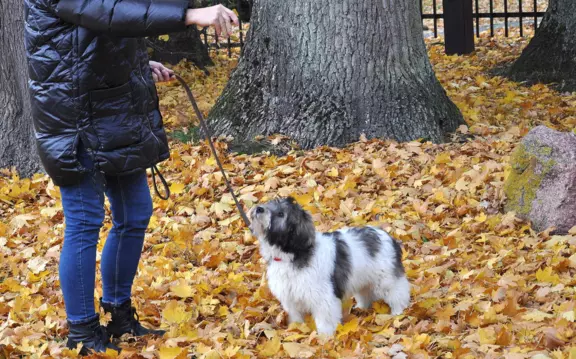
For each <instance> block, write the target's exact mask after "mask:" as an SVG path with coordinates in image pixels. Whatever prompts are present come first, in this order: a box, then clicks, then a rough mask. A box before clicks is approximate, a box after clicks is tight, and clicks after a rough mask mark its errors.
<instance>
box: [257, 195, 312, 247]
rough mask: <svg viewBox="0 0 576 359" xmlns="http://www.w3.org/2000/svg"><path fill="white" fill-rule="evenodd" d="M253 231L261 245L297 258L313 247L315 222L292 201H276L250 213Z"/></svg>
mask: <svg viewBox="0 0 576 359" xmlns="http://www.w3.org/2000/svg"><path fill="white" fill-rule="evenodd" d="M250 217H251V220H252V226H251V227H252V230H253V231H254V234H255V235H256V237H258V239H259V240H260V241H263V240H264V241H266V242H268V244H270V245H271V246H276V247H278V248H280V249H281V250H282V251H283V252H286V253H292V254H297V253H300V252H302V251H307V250H310V249H311V248H312V247H313V246H314V240H315V238H316V229H315V228H314V222H313V221H312V217H311V216H310V214H309V213H308V212H306V211H305V210H304V209H303V208H302V207H301V206H300V205H299V204H298V203H297V202H296V201H295V200H294V198H292V197H288V198H281V199H275V200H272V201H269V202H266V203H264V204H260V205H258V206H255V207H254V208H252V209H251V210H250Z"/></svg>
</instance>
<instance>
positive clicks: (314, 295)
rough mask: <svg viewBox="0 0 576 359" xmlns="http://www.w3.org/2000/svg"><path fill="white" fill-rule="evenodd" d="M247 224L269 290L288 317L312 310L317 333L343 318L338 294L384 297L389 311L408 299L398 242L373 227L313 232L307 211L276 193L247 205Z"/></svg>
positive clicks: (367, 299) (364, 299)
mask: <svg viewBox="0 0 576 359" xmlns="http://www.w3.org/2000/svg"><path fill="white" fill-rule="evenodd" d="M250 217H251V219H252V225H251V229H252V231H253V232H254V234H255V236H256V237H257V238H258V240H259V245H260V253H261V255H262V257H263V258H264V259H265V260H266V261H267V262H268V268H267V279H268V286H269V288H270V291H271V292H272V294H274V296H275V297H276V298H277V299H278V300H279V301H280V303H281V304H282V307H283V308H284V310H285V311H286V312H287V313H288V316H289V320H290V322H301V321H303V315H304V314H306V313H311V314H312V316H313V317H314V321H315V323H316V328H317V330H318V333H319V334H327V335H333V334H334V332H335V330H336V328H337V326H338V324H339V323H340V322H341V320H342V302H341V301H342V299H344V297H345V296H346V297H348V296H350V295H353V296H354V297H355V298H356V302H357V307H358V308H362V309H368V308H370V306H371V304H372V302H373V301H375V300H380V299H383V300H384V301H385V302H386V303H387V304H388V305H389V306H390V309H391V312H392V314H393V315H398V314H400V313H402V312H403V311H404V309H406V307H408V305H409V303H410V283H409V282H408V279H407V278H406V275H405V272H404V266H403V265H402V251H401V248H400V245H399V244H398V242H396V240H395V239H393V238H392V237H390V236H389V235H388V234H387V233H386V232H385V231H383V230H381V229H378V228H375V227H359V228H344V229H341V230H339V231H336V232H332V233H319V232H316V229H315V227H314V223H313V221H312V217H311V216H310V214H309V213H308V212H306V211H305V210H304V209H303V208H302V207H301V206H300V205H298V203H296V201H295V200H294V199H293V198H284V199H276V200H272V201H269V202H267V203H265V204H261V205H258V206H255V207H254V208H252V209H251V211H250Z"/></svg>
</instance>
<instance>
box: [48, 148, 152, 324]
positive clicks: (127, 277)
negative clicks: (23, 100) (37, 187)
mask: <svg viewBox="0 0 576 359" xmlns="http://www.w3.org/2000/svg"><path fill="white" fill-rule="evenodd" d="M78 156H79V159H80V162H81V163H82V164H83V166H84V167H86V168H89V169H91V170H92V172H91V173H89V174H87V175H86V176H85V177H84V179H83V180H82V182H81V183H79V184H77V185H74V186H65V187H61V188H60V193H61V196H62V206H63V208H64V218H65V223H66V230H65V232H64V245H63V247H62V253H61V255H60V267H59V275H60V286H61V288H62V292H63V294H64V303H65V306H66V315H67V317H68V320H69V321H70V322H71V323H73V324H79V323H84V322H88V321H90V320H92V319H94V318H96V317H98V314H96V311H95V309H94V285H95V280H96V245H97V244H98V238H99V233H100V228H101V227H102V222H103V220H104V194H106V196H107V197H108V200H109V201H110V206H111V210H112V222H113V227H112V229H111V230H110V232H109V234H108V238H107V240H106V244H105V245H104V249H103V250H102V257H101V258H102V259H101V262H100V269H101V272H102V291H103V298H102V301H103V302H104V303H109V304H112V305H114V306H119V305H120V304H122V303H124V302H126V301H127V300H129V299H130V294H131V289H132V283H133V281H134V277H135V275H136V270H137V268H138V262H139V261H140V254H141V253H142V246H143V243H144V233H145V231H146V228H147V227H148V223H149V221H150V217H151V215H152V198H151V196H150V188H149V187H148V182H147V175H146V171H145V170H142V171H141V172H139V173H136V174H132V175H126V176H105V175H103V174H101V173H100V172H97V171H94V170H93V168H94V165H93V162H92V160H91V156H90V155H89V154H88V153H87V152H86V151H85V149H84V148H83V146H82V144H80V147H79V149H78Z"/></svg>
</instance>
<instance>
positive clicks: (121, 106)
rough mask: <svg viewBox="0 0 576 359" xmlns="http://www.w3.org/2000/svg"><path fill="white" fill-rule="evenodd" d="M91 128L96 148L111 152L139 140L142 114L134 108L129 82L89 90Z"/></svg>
mask: <svg viewBox="0 0 576 359" xmlns="http://www.w3.org/2000/svg"><path fill="white" fill-rule="evenodd" d="M89 96H90V109H91V122H92V127H93V128H94V131H95V133H96V136H97V137H98V141H99V143H100V144H99V150H101V151H110V150H114V149H116V148H120V147H126V146H130V145H132V144H134V143H137V142H139V141H140V137H141V133H142V131H141V127H142V115H141V114H139V113H138V112H137V111H135V106H134V101H133V98H132V86H131V85H130V82H127V83H125V84H124V85H121V86H118V87H112V88H109V89H103V90H95V91H91V92H90V94H89Z"/></svg>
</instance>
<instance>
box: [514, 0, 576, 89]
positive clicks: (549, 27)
mask: <svg viewBox="0 0 576 359" xmlns="http://www.w3.org/2000/svg"><path fill="white" fill-rule="evenodd" d="M509 75H510V77H511V78H512V79H513V80H515V81H527V82H528V83H535V82H541V83H554V84H556V86H557V87H558V88H559V89H560V90H561V91H576V2H575V1H574V0H550V4H549V5H548V10H547V11H546V14H545V15H544V18H543V19H542V23H541V24H540V27H539V29H538V32H537V33H536V35H535V36H534V38H533V39H532V40H531V41H530V43H529V44H528V46H527V47H526V48H525V49H524V51H523V52H522V55H521V56H520V57H519V58H518V60H516V62H515V63H514V64H513V65H512V67H511V68H510V72H509Z"/></svg>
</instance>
